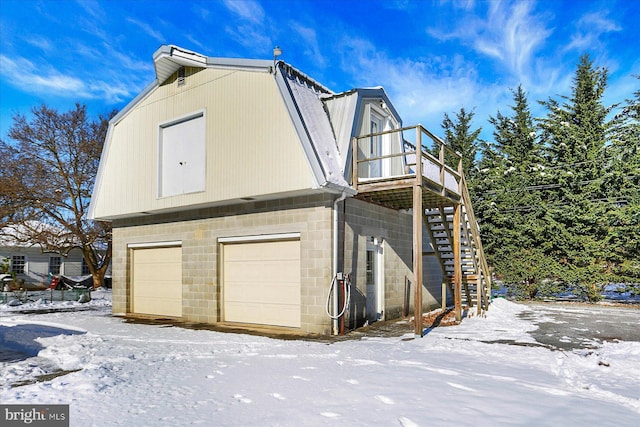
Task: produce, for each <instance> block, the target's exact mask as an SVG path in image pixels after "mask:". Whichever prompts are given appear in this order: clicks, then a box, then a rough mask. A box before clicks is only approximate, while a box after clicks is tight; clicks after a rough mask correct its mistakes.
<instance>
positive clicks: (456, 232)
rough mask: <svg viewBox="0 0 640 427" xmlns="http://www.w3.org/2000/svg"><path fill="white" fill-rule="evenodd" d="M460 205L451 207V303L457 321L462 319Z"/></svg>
mask: <svg viewBox="0 0 640 427" xmlns="http://www.w3.org/2000/svg"><path fill="white" fill-rule="evenodd" d="M460 211H461V209H460V205H459V204H456V205H454V207H453V230H452V233H451V234H452V237H453V287H454V292H453V303H454V311H455V315H456V320H457V321H458V322H459V321H461V320H462V302H461V295H460V294H461V293H462V265H461V263H460V261H461V259H460V237H461V236H460Z"/></svg>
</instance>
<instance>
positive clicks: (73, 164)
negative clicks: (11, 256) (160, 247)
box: [0, 104, 116, 287]
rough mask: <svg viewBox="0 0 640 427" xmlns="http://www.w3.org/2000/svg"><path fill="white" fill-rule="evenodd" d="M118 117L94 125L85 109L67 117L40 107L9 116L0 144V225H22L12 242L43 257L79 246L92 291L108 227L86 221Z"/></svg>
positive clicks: (100, 274) (104, 262)
mask: <svg viewBox="0 0 640 427" xmlns="http://www.w3.org/2000/svg"><path fill="white" fill-rule="evenodd" d="M115 113H116V112H115V111H113V112H112V113H110V114H109V116H108V117H104V116H100V117H99V118H98V120H91V119H89V117H88V116H87V111H86V107H85V106H84V105H80V104H76V106H75V109H72V110H70V111H68V112H65V113H59V112H58V111H56V110H55V109H52V108H49V107H47V106H46V105H42V106H40V107H37V108H33V109H32V114H31V116H30V117H27V116H25V115H22V114H16V115H14V117H13V124H12V126H11V128H10V130H9V138H10V140H9V141H4V140H0V227H2V226H7V225H13V226H14V227H19V228H20V233H18V234H16V233H14V238H15V239H18V240H20V239H21V240H23V241H22V242H16V243H28V244H36V245H40V246H41V247H42V249H43V250H44V251H52V252H58V253H60V254H62V255H66V254H68V253H69V251H70V250H71V249H72V248H74V247H79V248H80V249H81V250H82V254H83V256H84V259H85V262H86V263H87V265H88V267H89V271H90V272H91V275H92V276H93V285H94V287H99V286H101V285H102V282H103V279H104V275H105V272H106V270H107V268H108V265H109V262H110V260H111V224H110V223H103V222H97V221H92V220H88V219H87V211H88V207H89V202H90V199H91V191H92V189H93V183H94V180H95V177H96V173H97V171H98V164H99V161H100V154H101V152H102V146H103V143H104V140H105V136H106V133H107V127H108V121H109V119H110V118H111V117H113V116H114V115H115Z"/></svg>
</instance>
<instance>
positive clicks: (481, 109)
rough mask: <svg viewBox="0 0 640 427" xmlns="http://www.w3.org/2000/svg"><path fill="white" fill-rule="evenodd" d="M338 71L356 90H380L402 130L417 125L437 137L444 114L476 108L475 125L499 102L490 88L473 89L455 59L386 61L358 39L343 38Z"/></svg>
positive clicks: (474, 80)
mask: <svg viewBox="0 0 640 427" xmlns="http://www.w3.org/2000/svg"><path fill="white" fill-rule="evenodd" d="M340 50H343V51H344V52H345V53H344V57H343V63H342V67H343V68H344V69H345V70H347V71H348V72H349V73H350V74H351V75H352V76H353V78H354V79H357V81H356V82H355V85H356V86H359V87H362V86H378V85H381V86H383V87H384V88H385V90H386V92H387V94H388V95H389V97H390V98H391V101H392V102H393V104H394V106H395V107H396V109H397V110H398V112H399V113H400V115H401V116H402V119H403V121H404V125H413V124H417V123H422V124H423V125H425V126H426V127H427V128H429V129H430V130H431V131H433V132H434V133H436V134H439V133H440V131H441V129H440V123H441V122H442V118H443V114H444V112H449V113H451V112H455V111H458V110H459V109H460V107H463V106H464V107H465V108H467V109H468V110H471V109H473V108H474V107H476V118H477V120H476V121H477V122H478V126H481V125H482V123H480V120H484V119H485V118H486V117H488V114H495V108H496V107H495V106H496V105H497V103H498V98H499V97H501V96H504V95H503V94H501V93H500V92H499V91H497V90H495V89H496V88H495V87H492V86H486V85H485V86H481V85H480V84H479V83H478V77H477V75H476V71H475V67H474V66H473V64H469V63H468V62H467V61H465V59H464V58H463V57H462V56H460V55H454V56H452V57H444V56H434V57H429V58H428V59H425V60H411V59H397V58H390V57H389V56H388V55H387V54H386V53H385V52H381V51H378V50H377V49H376V48H375V46H374V45H373V44H372V43H370V42H368V41H367V40H363V39H356V38H348V39H347V38H345V39H344V40H343V41H342V46H341V49H340Z"/></svg>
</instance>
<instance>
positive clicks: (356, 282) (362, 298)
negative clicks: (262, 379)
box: [90, 46, 490, 334]
mask: <svg viewBox="0 0 640 427" xmlns="http://www.w3.org/2000/svg"><path fill="white" fill-rule="evenodd" d="M153 60H154V65H155V70H156V80H155V81H154V82H153V83H152V84H151V85H150V86H148V87H147V88H146V89H145V90H144V91H143V92H142V93H141V94H139V95H138V96H137V97H136V98H135V99H134V100H133V101H132V102H131V103H130V104H129V105H127V106H126V107H125V108H124V109H123V110H122V111H121V112H120V113H119V114H118V115H117V116H116V117H114V118H113V119H112V120H111V122H110V125H109V131H108V135H107V139H106V142H105V146H104V150H103V153H102V158H101V161H100V167H99V171H98V176H97V179H96V184H95V188H94V193H93V198H92V201H91V207H90V217H91V218H94V219H98V220H105V221H111V222H112V225H113V259H112V262H113V266H112V267H113V274H112V275H113V312H114V314H118V315H139V316H155V317H169V318H180V319H183V320H185V321H190V322H202V323H221V324H234V325H238V324H241V325H249V326H250V327H252V326H255V327H264V326H268V327H281V328H284V329H286V330H293V331H299V332H303V333H323V334H326V333H336V332H337V329H338V327H339V324H338V321H337V320H335V319H332V318H331V317H330V316H329V315H328V314H327V312H329V313H330V314H332V315H335V314H337V312H339V311H341V308H342V307H343V305H342V304H338V303H337V300H336V303H335V304H334V302H333V299H334V298H333V297H334V296H336V294H339V293H341V292H338V290H341V289H344V288H342V286H341V282H337V283H336V284H335V285H333V286H332V283H334V280H333V279H334V278H336V277H340V276H341V273H344V274H345V275H350V277H351V281H350V286H348V290H350V305H349V309H348V311H346V313H345V315H344V316H343V319H346V326H347V328H353V327H356V326H359V325H362V324H364V323H365V322H367V321H368V322H373V321H376V320H381V319H393V318H397V317H401V316H403V315H406V314H407V313H408V311H409V310H411V309H412V307H413V308H415V307H416V306H417V309H418V311H419V310H420V309H421V308H422V309H425V310H426V309H430V308H435V307H439V306H441V305H444V304H445V303H447V299H449V302H451V301H453V302H454V303H455V305H456V310H457V313H458V315H459V313H460V306H461V301H462V298H463V297H464V296H463V295H462V291H461V289H462V283H463V282H473V284H476V283H478V284H480V286H477V287H476V288H473V286H472V287H471V288H468V289H471V291H469V292H465V295H466V302H467V303H469V304H473V303H474V302H475V303H476V304H478V303H479V304H478V306H479V309H480V307H481V308H486V307H487V305H488V302H487V293H486V289H487V286H488V284H489V280H490V279H489V277H488V275H487V274H486V272H487V269H486V264H485V263H484V259H483V256H482V252H481V246H480V241H479V238H478V233H477V226H475V220H474V219H473V217H472V212H471V207H470V204H469V202H468V195H466V187H465V184H464V180H463V177H461V175H460V174H459V173H458V171H457V170H456V166H455V165H453V168H450V167H447V166H444V159H445V156H444V154H445V149H444V147H443V148H442V150H441V151H442V154H441V158H440V159H436V158H434V157H431V156H429V155H427V154H425V153H424V152H423V153H421V156H420V158H421V160H422V161H421V162H418V164H416V161H415V158H416V151H415V148H413V147H415V145H412V143H413V144H415V143H416V142H418V144H419V145H422V144H421V142H420V139H421V138H423V137H424V138H425V139H426V138H431V139H433V140H435V141H439V140H438V139H437V138H436V137H434V136H433V135H431V134H430V133H429V132H428V131H426V130H425V129H423V128H422V127H421V126H418V127H413V128H411V129H410V130H409V131H407V130H403V129H402V126H403V125H402V120H401V118H400V116H399V115H398V113H397V111H396V110H395V108H394V107H393V104H392V103H391V101H390V99H389V98H388V97H387V94H386V93H385V91H384V89H382V88H367V89H354V90H351V91H348V92H342V93H334V92H332V91H331V90H329V89H328V88H326V87H324V86H323V85H321V84H320V83H318V82H316V81H314V80H313V79H311V78H310V77H308V76H306V75H305V74H303V73H302V72H300V71H298V70H296V69H295V68H293V67H292V66H290V65H289V64H286V63H284V62H282V61H277V62H276V61H275V60H274V61H270V60H247V59H230V58H213V57H206V56H203V55H200V54H198V53H194V52H190V51H187V50H185V49H181V48H179V47H176V46H162V47H161V48H160V49H159V50H158V51H156V52H155V54H154V56H153ZM403 131H404V132H403ZM408 133H410V134H411V135H412V136H411V137H409V136H406V135H407V134H408ZM405 138H409V139H411V138H414V140H413V141H407V140H405ZM416 140H417V141H416ZM428 142H429V143H430V142H431V141H428ZM426 143H427V141H425V144H426ZM354 152H355V153H357V155H356V156H355V157H356V159H355V161H354V158H353V157H354V156H353V153H354ZM450 156H451V154H450V153H449V154H447V158H448V157H450ZM453 156H454V158H455V159H456V161H457V162H458V163H459V157H456V156H455V155H453ZM454 222H455V223H456V224H455V227H458V230H459V232H457V233H456V232H453V231H452V230H455V228H452V227H454ZM458 222H459V225H458ZM431 241H433V242H434V244H431ZM414 242H416V243H415V244H414ZM457 245H461V246H460V247H461V250H460V251H458V252H457V253H458V255H455V251H454V250H453V249H455V248H456V247H458V246H457ZM452 248H453V249H452ZM414 272H415V274H414ZM454 273H455V274H454ZM443 277H444V280H443ZM452 278H455V280H453V279H452ZM443 282H445V283H446V282H452V283H453V286H449V289H448V296H447V287H446V286H445V285H443ZM474 289H475V294H473V292H474ZM452 291H453V294H452ZM345 294H346V292H345ZM329 297H331V298H329ZM443 299H444V301H443ZM414 301H420V303H419V304H414ZM334 317H335V316H334ZM416 333H419V334H422V330H421V328H420V324H418V326H417V327H416Z"/></svg>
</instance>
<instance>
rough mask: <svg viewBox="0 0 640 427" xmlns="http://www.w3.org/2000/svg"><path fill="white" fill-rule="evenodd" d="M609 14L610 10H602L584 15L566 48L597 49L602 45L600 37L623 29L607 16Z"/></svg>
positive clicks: (579, 49)
mask: <svg viewBox="0 0 640 427" xmlns="http://www.w3.org/2000/svg"><path fill="white" fill-rule="evenodd" d="M608 14H609V11H607V10H600V11H598V12H594V13H588V14H586V15H584V16H582V17H581V18H580V19H579V20H578V22H577V23H576V32H575V33H574V34H573V35H572V36H571V43H569V44H568V45H567V46H566V48H565V50H566V51H568V50H577V51H583V50H587V49H590V50H596V49H598V48H599V47H601V46H602V42H601V41H600V37H601V36H602V35H603V34H606V33H610V32H617V31H621V30H622V27H620V26H619V25H618V24H616V23H615V22H614V21H612V20H610V19H607V18H606V17H607V15H608Z"/></svg>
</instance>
